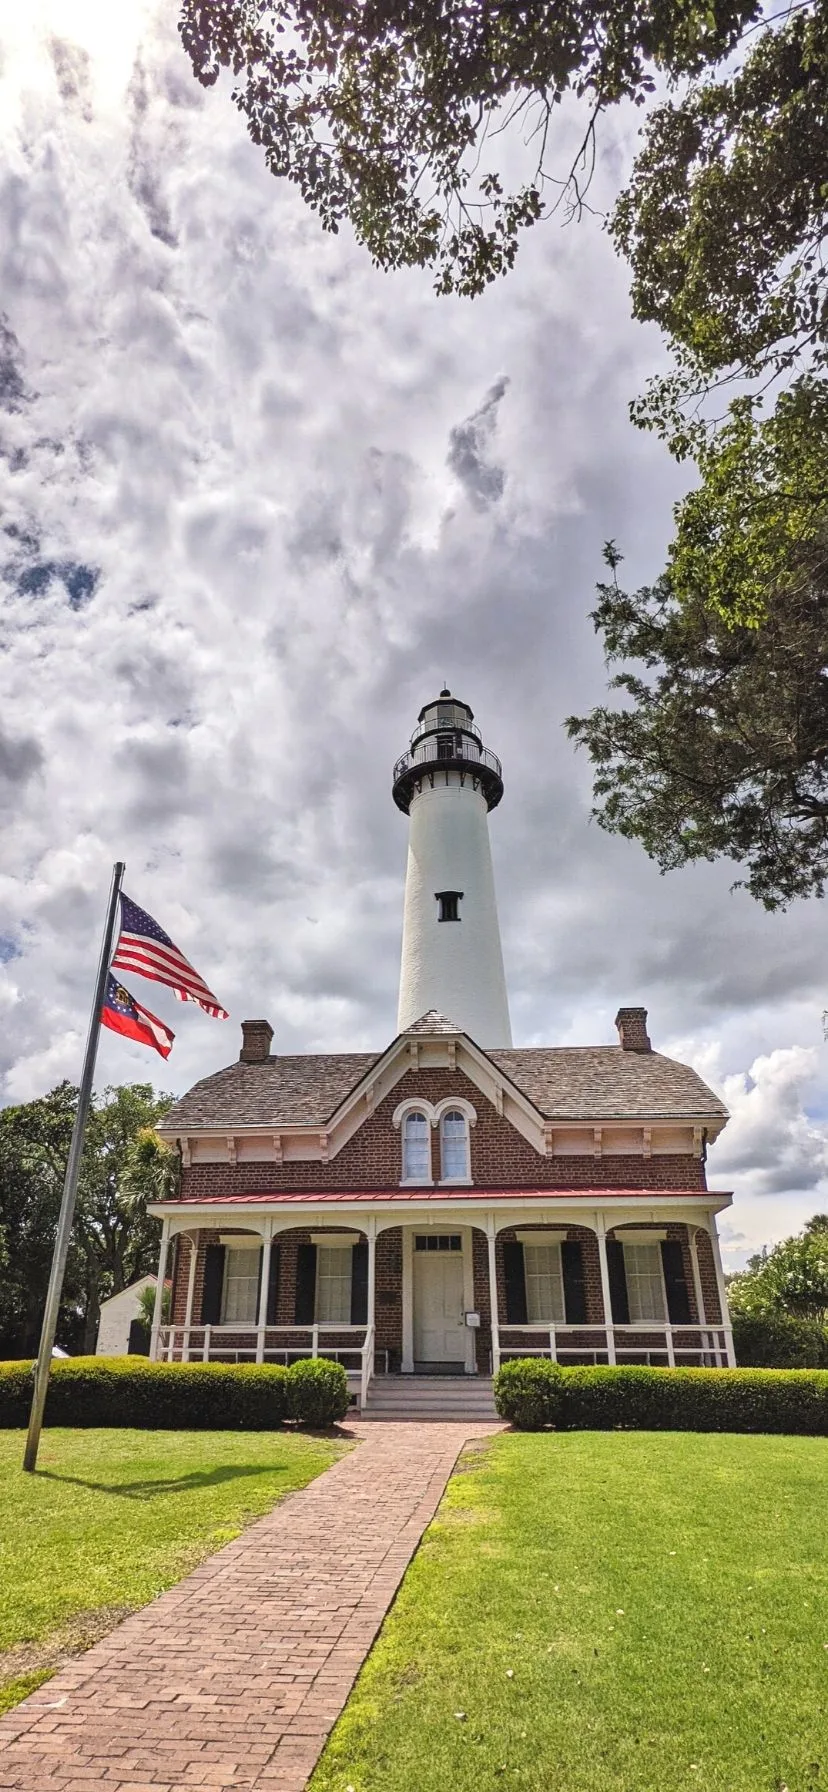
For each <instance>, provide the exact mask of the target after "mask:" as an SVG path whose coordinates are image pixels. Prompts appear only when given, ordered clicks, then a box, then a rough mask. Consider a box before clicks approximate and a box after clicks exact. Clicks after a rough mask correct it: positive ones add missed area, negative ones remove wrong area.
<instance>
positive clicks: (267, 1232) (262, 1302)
mask: <svg viewBox="0 0 828 1792" xmlns="http://www.w3.org/2000/svg"><path fill="white" fill-rule="evenodd" d="M272 1245H273V1221H272V1220H265V1223H264V1228H263V1231H262V1274H261V1279H260V1281H259V1311H258V1314H257V1315H256V1361H257V1363H263V1362H264V1347H265V1326H266V1325H267V1295H268V1289H269V1287H270V1252H271V1248H272Z"/></svg>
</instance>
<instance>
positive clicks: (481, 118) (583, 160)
mask: <svg viewBox="0 0 828 1792" xmlns="http://www.w3.org/2000/svg"><path fill="white" fill-rule="evenodd" d="M760 12H761V7H760V4H759V3H758V0H635V3H633V0H588V3H587V0H533V3H530V4H522V3H520V0H221V3H220V4H216V3H215V0H183V5H182V9H181V16H180V29H181V36H182V39H183V42H184V46H185V48H186V50H187V52H188V54H189V56H190V59H191V62H192V66H193V70H194V72H195V74H196V76H197V78H198V80H199V81H201V82H202V83H203V85H205V86H211V85H212V84H213V83H214V82H215V81H216V80H217V79H218V77H219V75H220V73H221V71H222V69H231V70H232V72H233V74H234V75H235V76H236V87H235V90H234V95H233V97H234V100H235V103H236V105H237V106H238V107H239V109H240V111H241V112H242V113H243V115H244V117H245V118H246V120H247V127H248V130H249V132H250V135H251V137H252V138H253V141H254V142H255V143H257V144H259V145H260V146H261V147H262V149H263V150H264V153H265V158H266V162H267V166H268V168H269V169H270V171H271V173H272V174H275V175H281V176H283V177H285V178H286V179H288V180H290V181H292V182H294V183H295V184H296V186H297V187H298V188H299V190H300V192H301V193H302V196H303V198H304V199H305V200H306V202H307V203H308V204H309V205H310V206H312V207H313V209H314V210H315V211H317V212H318V214H319V216H320V218H321V221H322V223H323V225H324V226H325V228H326V229H328V230H332V231H336V230H338V228H339V226H340V225H341V224H342V223H343V222H344V221H345V220H346V219H347V220H348V222H349V223H350V224H351V226H352V227H353V230H354V232H355V234H356V237H357V239H358V241H360V242H362V243H364V244H365V245H366V247H367V248H368V249H369V251H370V253H371V255H372V257H373V258H374V260H375V261H376V262H378V263H379V264H380V266H382V267H384V268H397V267H402V266H406V265H417V266H429V267H434V268H435V269H436V274H437V285H438V290H440V291H441V292H444V293H448V292H458V293H464V294H467V295H468V294H475V293H479V292H481V291H482V290H483V288H484V286H485V285H486V284H487V282H488V281H490V280H493V279H494V278H495V277H496V276H497V275H498V274H501V273H504V272H505V271H506V270H507V269H508V268H510V267H511V266H512V265H513V263H514V259H515V255H516V252H517V246H518V241H519V237H520V233H521V231H523V230H525V229H526V228H527V227H528V226H530V225H532V224H534V223H535V222H536V221H537V220H538V219H539V218H541V217H543V216H544V215H545V214H546V213H548V212H549V211H551V210H554V209H557V208H559V207H562V208H563V212H564V215H565V216H571V215H572V214H573V213H577V212H578V211H580V209H581V207H582V205H583V203H584V199H585V195H586V191H587V188H588V186H589V182H590V177H591V172H592V169H593V166H594V159H595V153H596V128H597V126H598V124H599V121H600V119H601V117H602V114H604V113H605V112H606V111H607V110H608V109H609V108H611V107H613V106H617V105H618V104H620V103H621V102H622V101H625V100H626V101H632V102H634V103H635V104H636V105H641V104H643V103H644V102H645V101H646V100H647V99H648V98H649V96H650V95H651V94H652V93H653V91H654V89H655V85H656V79H657V77H658V76H661V77H666V78H668V79H669V80H678V79H681V78H693V77H697V76H699V75H700V74H701V73H702V71H703V70H704V69H705V68H707V67H709V66H715V65H717V64H718V63H719V62H720V61H721V60H722V59H723V58H725V57H727V56H728V55H729V54H730V52H731V51H732V50H733V49H734V47H735V46H736V45H737V44H738V43H739V41H740V38H741V36H742V33H743V32H744V29H745V27H746V26H747V25H748V24H750V23H752V22H753V21H755V20H756V19H758V18H759V16H760ZM568 96H572V98H573V99H574V100H576V101H580V102H581V131H580V142H579V145H578V147H577V148H576V149H575V151H574V154H573V155H572V157H571V159H570V160H569V162H568V163H566V164H564V165H561V166H558V165H556V164H552V165H550V160H549V158H550V154H552V153H553V152H554V149H555V132H554V130H553V129H551V127H552V126H553V123H554V122H555V118H556V109H557V108H559V107H560V105H561V103H562V101H563V100H564V99H566V98H567V97H568ZM507 137H509V138H510V148H512V149H513V148H514V146H516V144H517V143H518V142H522V144H523V146H524V149H525V155H524V157H523V160H524V162H525V168H524V171H523V178H520V177H518V181H517V184H512V183H511V182H510V181H508V180H507V176H506V163H507V160H508V159H509V158H508V157H507V155H506V151H505V139H506V138H507Z"/></svg>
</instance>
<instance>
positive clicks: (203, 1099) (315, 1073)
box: [162, 1014, 727, 1133]
mask: <svg viewBox="0 0 828 1792" xmlns="http://www.w3.org/2000/svg"><path fill="white" fill-rule="evenodd" d="M435 1033H452V1034H454V1035H458V1036H459V1033H460V1030H459V1029H458V1028H457V1027H456V1026H455V1025H454V1023H453V1022H451V1021H448V1020H446V1019H445V1018H444V1017H443V1016H442V1015H437V1014H428V1015H423V1017H422V1019H421V1020H420V1021H417V1022H415V1023H414V1025H413V1026H412V1027H409V1028H407V1030H406V1034H405V1035H403V1037H408V1035H410V1034H414V1035H420V1036H423V1035H426V1034H432V1035H433V1034H435ZM386 1055H387V1054H386V1053H385V1052H318V1053H314V1052H310V1053H307V1054H303V1055H301V1056H297V1057H278V1056H277V1057H273V1058H268V1059H266V1060H265V1061H264V1062H263V1063H254V1064H242V1063H237V1064H231V1065H229V1066H228V1068H227V1069H226V1070H219V1071H217V1072H216V1074H215V1075H214V1076H207V1077H203V1078H202V1080H201V1082H198V1083H196V1084H195V1085H194V1087H193V1088H192V1089H190V1090H189V1092H188V1093H187V1094H186V1095H184V1096H183V1097H182V1099H181V1100H180V1101H178V1102H176V1104H175V1106H174V1107H172V1108H171V1109H170V1111H169V1113H168V1114H165V1116H164V1120H163V1123H162V1130H163V1132H164V1133H174V1132H185V1133H186V1132H187V1131H189V1130H190V1129H193V1130H196V1131H199V1130H201V1129H213V1128H215V1129H217V1130H219V1131H222V1130H224V1129H226V1130H227V1131H230V1132H232V1130H233V1128H234V1127H242V1126H245V1127H247V1126H259V1127H261V1128H262V1130H263V1131H265V1132H267V1131H270V1130H274V1131H275V1130H278V1128H279V1127H288V1126H318V1127H320V1128H321V1127H324V1126H326V1125H327V1124H328V1123H329V1122H330V1121H331V1120H332V1118H333V1116H334V1115H335V1114H336V1112H337V1110H338V1109H339V1108H340V1107H341V1106H342V1103H343V1102H344V1101H345V1100H346V1099H347V1098H348V1096H349V1095H351V1094H352V1092H353V1091H354V1090H355V1089H356V1088H357V1087H358V1086H359V1084H360V1083H361V1082H362V1081H363V1079H364V1078H365V1077H366V1076H367V1075H368V1073H369V1072H370V1071H371V1070H372V1069H373V1068H374V1066H375V1065H377V1064H379V1063H380V1060H381V1059H382V1058H384V1057H386ZM485 1056H486V1057H487V1058H488V1059H489V1060H490V1062H491V1063H492V1064H493V1065H495V1066H496V1067H497V1069H498V1070H499V1071H501V1073H502V1074H503V1076H505V1077H506V1078H507V1079H508V1081H509V1082H510V1083H511V1084H512V1086H513V1088H516V1089H518V1090H519V1091H520V1092H521V1093H522V1094H523V1095H524V1096H525V1098H526V1099H527V1100H528V1101H530V1102H531V1103H532V1105H533V1107H534V1108H535V1109H536V1111H537V1112H538V1113H539V1114H540V1115H542V1116H543V1119H544V1120H547V1121H555V1120H559V1121H561V1122H564V1121H568V1122H570V1123H571V1122H573V1121H579V1120H580V1121H583V1122H584V1123H585V1124H586V1125H598V1124H600V1123H601V1122H602V1121H607V1120H614V1119H617V1120H622V1119H623V1120H650V1119H666V1120H669V1119H675V1120H681V1119H699V1120H703V1119H706V1118H709V1119H722V1118H724V1117H725V1116H726V1114H727V1109H726V1108H725V1107H724V1106H723V1104H722V1102H720V1101H719V1100H718V1098H717V1097H716V1096H715V1095H714V1094H713V1093H712V1091H711V1090H710V1089H708V1087H707V1085H706V1083H703V1082H702V1080H701V1077H700V1076H697V1074H696V1072H695V1070H691V1069H690V1067H689V1066H688V1065H687V1064H679V1063H677V1062H676V1061H675V1060H674V1059H672V1058H664V1057H662V1055H661V1053H660V1052H629V1051H623V1050H622V1048H621V1046H620V1045H587V1046H537V1047H531V1048H525V1049H517V1050H515V1049H510V1050H508V1051H507V1050H503V1051H490V1052H487V1053H486V1054H485Z"/></svg>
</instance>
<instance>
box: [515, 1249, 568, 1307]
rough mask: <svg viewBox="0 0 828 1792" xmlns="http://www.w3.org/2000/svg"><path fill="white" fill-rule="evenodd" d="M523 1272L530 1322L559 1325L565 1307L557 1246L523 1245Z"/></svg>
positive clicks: (561, 1270)
mask: <svg viewBox="0 0 828 1792" xmlns="http://www.w3.org/2000/svg"><path fill="white" fill-rule="evenodd" d="M523 1271H524V1276H525V1279H526V1317H527V1319H528V1320H529V1322H530V1324H533V1325H541V1324H545V1325H562V1324H563V1322H564V1320H565V1318H566V1310H565V1307H564V1287H563V1269H562V1265H561V1247H560V1245H559V1244H547V1243H545V1242H544V1243H543V1244H524V1247H523Z"/></svg>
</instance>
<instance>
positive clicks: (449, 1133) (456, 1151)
mask: <svg viewBox="0 0 828 1792" xmlns="http://www.w3.org/2000/svg"><path fill="white" fill-rule="evenodd" d="M468 1175H469V1124H468V1121H467V1119H466V1116H465V1114H461V1113H460V1110H459V1108H449V1109H448V1112H447V1113H445V1114H444V1115H443V1117H442V1119H441V1121H440V1177H441V1180H442V1181H443V1182H465V1181H467V1179H468Z"/></svg>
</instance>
